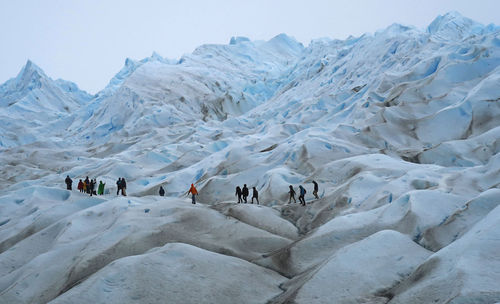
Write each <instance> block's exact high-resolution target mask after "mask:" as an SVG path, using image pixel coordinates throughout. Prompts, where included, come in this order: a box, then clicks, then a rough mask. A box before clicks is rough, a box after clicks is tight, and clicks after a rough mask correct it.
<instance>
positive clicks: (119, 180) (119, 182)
mask: <svg viewBox="0 0 500 304" xmlns="http://www.w3.org/2000/svg"><path fill="white" fill-rule="evenodd" d="M121 189H122V178H121V177H119V178H118V180H117V181H116V195H118V194H119V193H120V190H121Z"/></svg>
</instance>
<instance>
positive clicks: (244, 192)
mask: <svg viewBox="0 0 500 304" xmlns="http://www.w3.org/2000/svg"><path fill="white" fill-rule="evenodd" d="M312 183H313V185H314V188H313V195H314V197H315V198H316V199H319V196H318V183H317V182H316V181H314V180H313V181H312ZM289 188H290V191H288V194H290V197H289V199H288V203H289V204H291V203H292V199H293V201H294V203H297V200H296V199H295V194H296V192H295V189H293V186H292V185H290V186H289ZM252 190H253V191H252V201H251V202H250V203H251V204H253V200H254V199H255V201H256V202H257V205H259V192H258V191H257V189H256V188H255V187H252ZM299 191H300V192H299V203H300V204H301V205H302V206H305V205H306V200H305V195H306V193H307V191H306V189H305V188H304V187H303V186H302V185H300V186H299ZM159 194H160V196H165V189H163V186H160V190H159ZM187 194H188V195H189V194H191V202H192V203H193V204H196V195H198V190H196V187H195V186H194V184H191V188H189V190H188V192H187ZM249 194H250V193H249V190H248V187H247V184H244V185H243V188H240V186H236V192H235V194H234V195H235V196H237V197H238V204H240V203H244V204H247V203H248V200H247V198H248V195H249Z"/></svg>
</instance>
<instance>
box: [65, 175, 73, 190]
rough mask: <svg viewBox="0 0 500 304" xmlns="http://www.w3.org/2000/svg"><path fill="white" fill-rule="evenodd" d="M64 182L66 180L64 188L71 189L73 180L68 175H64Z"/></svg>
mask: <svg viewBox="0 0 500 304" xmlns="http://www.w3.org/2000/svg"><path fill="white" fill-rule="evenodd" d="M64 182H66V190H71V188H72V186H73V180H72V179H71V178H70V177H69V175H67V176H66V179H65V180H64Z"/></svg>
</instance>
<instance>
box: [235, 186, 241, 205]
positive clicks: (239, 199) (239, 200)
mask: <svg viewBox="0 0 500 304" xmlns="http://www.w3.org/2000/svg"><path fill="white" fill-rule="evenodd" d="M234 195H237V196H238V204H239V203H241V188H240V186H236V193H234Z"/></svg>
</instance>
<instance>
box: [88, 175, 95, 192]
mask: <svg viewBox="0 0 500 304" xmlns="http://www.w3.org/2000/svg"><path fill="white" fill-rule="evenodd" d="M94 186H95V184H94V180H93V179H91V180H90V187H89V190H90V196H92V194H94Z"/></svg>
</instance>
